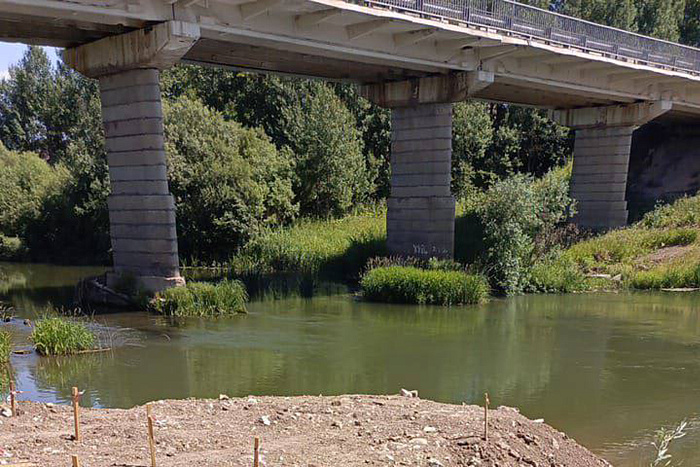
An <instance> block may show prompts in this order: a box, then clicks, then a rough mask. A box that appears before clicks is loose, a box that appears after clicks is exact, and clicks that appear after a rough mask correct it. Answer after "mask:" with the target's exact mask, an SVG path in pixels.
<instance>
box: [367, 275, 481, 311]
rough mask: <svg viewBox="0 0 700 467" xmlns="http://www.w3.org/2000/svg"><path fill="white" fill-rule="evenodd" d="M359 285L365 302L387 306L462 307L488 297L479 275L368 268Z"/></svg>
mask: <svg viewBox="0 0 700 467" xmlns="http://www.w3.org/2000/svg"><path fill="white" fill-rule="evenodd" d="M360 286H361V288H362V295H363V296H364V298H365V299H367V300H369V301H376V302H388V303H415V304H420V305H423V304H430V305H466V304H475V303H481V302H484V301H485V300H486V299H487V298H488V295H489V285H488V281H487V280H486V278H484V277H483V276H481V275H476V274H468V273H466V272H463V271H444V270H426V269H420V268H416V267H409V266H388V267H378V268H374V269H371V270H370V271H368V272H367V273H366V274H365V275H364V276H363V277H362V279H361V281H360Z"/></svg>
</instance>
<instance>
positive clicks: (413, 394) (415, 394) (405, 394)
mask: <svg viewBox="0 0 700 467" xmlns="http://www.w3.org/2000/svg"><path fill="white" fill-rule="evenodd" d="M401 396H403V397H418V391H415V390H413V391H409V390H408V389H403V388H402V389H401Z"/></svg>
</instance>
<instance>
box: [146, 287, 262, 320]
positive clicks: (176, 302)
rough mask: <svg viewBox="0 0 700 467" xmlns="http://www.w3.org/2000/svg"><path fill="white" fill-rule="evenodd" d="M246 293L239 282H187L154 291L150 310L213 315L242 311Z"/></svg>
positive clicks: (179, 313)
mask: <svg viewBox="0 0 700 467" xmlns="http://www.w3.org/2000/svg"><path fill="white" fill-rule="evenodd" d="M247 300H248V293H247V292H246V289H245V286H244V285H243V284H242V283H241V282H239V281H230V280H225V281H222V282H219V283H218V284H209V283H205V282H190V283H188V284H187V285H186V286H184V287H175V288H172V289H167V290H165V291H163V292H160V293H158V294H156V296H155V297H154V299H153V300H152V302H151V303H152V307H153V309H154V310H155V311H156V312H158V313H161V314H164V315H168V316H183V317H184V316H196V317H216V316H225V315H234V314H237V313H246V306H245V303H246V301H247Z"/></svg>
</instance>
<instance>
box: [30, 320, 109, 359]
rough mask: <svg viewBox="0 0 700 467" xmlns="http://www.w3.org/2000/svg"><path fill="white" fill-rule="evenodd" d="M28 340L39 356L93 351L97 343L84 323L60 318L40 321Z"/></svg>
mask: <svg viewBox="0 0 700 467" xmlns="http://www.w3.org/2000/svg"><path fill="white" fill-rule="evenodd" d="M30 338H31V340H32V341H33V342H34V347H35V348H36V351H37V352H38V353H39V354H41V355H71V354H75V353H78V352H80V351H83V350H91V349H93V348H94V347H95V343H96V341H97V338H96V337H95V334H94V333H93V332H92V331H90V330H89V329H88V327H87V326H86V325H85V324H84V323H81V322H78V321H72V320H69V319H67V318H62V317H50V318H42V319H40V320H39V321H37V322H36V324H35V325H34V331H33V332H32V334H31V336H30Z"/></svg>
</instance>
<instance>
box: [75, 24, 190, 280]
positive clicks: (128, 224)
mask: <svg viewBox="0 0 700 467" xmlns="http://www.w3.org/2000/svg"><path fill="white" fill-rule="evenodd" d="M198 37H199V30H198V28H196V27H194V28H193V27H192V25H188V24H186V23H179V22H167V23H161V24H158V25H156V26H153V27H152V28H150V29H148V30H137V31H133V32H130V33H127V34H124V35H121V36H112V37H108V38H106V39H102V40H100V41H97V42H93V43H91V44H87V45H84V46H80V47H78V48H76V49H68V50H66V52H65V53H64V58H65V60H66V62H67V63H68V64H69V65H70V66H72V67H73V68H75V69H76V70H78V71H79V72H81V73H83V74H84V75H86V76H89V77H93V78H98V79H99V85H100V96H101V99H102V120H103V124H104V130H105V140H106V149H107V160H108V165H109V176H110V186H111V194H110V196H109V201H108V204H109V221H110V235H111V241H112V256H113V261H114V269H113V271H112V272H110V273H108V275H107V282H108V286H111V287H113V288H114V287H115V286H117V285H118V284H119V283H120V282H121V281H123V280H124V279H126V278H134V279H135V280H136V285H137V287H139V288H140V289H142V290H147V291H149V292H156V291H159V290H163V289H166V288H169V287H175V286H179V285H183V284H184V282H185V281H184V279H183V278H182V277H181V276H180V270H179V256H178V247H177V231H176V226H175V202H174V199H173V196H172V195H171V194H170V191H169V188H168V177H167V165H166V153H165V141H164V135H163V131H164V129H163V112H162V106H161V93H160V81H159V78H160V71H159V70H160V69H162V68H165V67H167V66H170V65H172V64H174V63H175V62H176V61H178V60H179V59H180V58H181V57H182V55H183V54H184V53H185V52H186V51H187V50H189V47H191V46H192V44H194V42H195V41H196V39H197V38H198Z"/></svg>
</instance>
